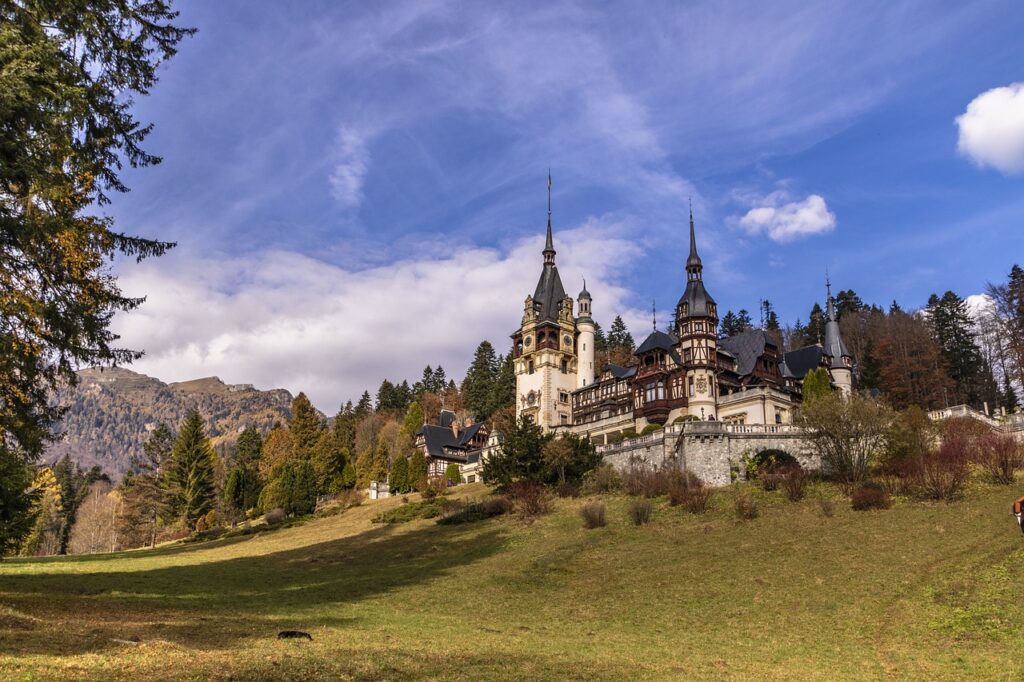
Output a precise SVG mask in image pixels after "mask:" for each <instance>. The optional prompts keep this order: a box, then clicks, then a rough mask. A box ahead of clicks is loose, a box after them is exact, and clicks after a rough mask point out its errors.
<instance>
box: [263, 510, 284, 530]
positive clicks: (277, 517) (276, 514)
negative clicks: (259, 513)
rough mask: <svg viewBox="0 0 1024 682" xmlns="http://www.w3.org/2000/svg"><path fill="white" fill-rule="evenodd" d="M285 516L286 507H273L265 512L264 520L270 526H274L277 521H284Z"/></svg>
mask: <svg viewBox="0 0 1024 682" xmlns="http://www.w3.org/2000/svg"><path fill="white" fill-rule="evenodd" d="M285 516H287V514H285V513H284V509H281V508H280V507H278V508H276V509H271V510H270V511H268V512H267V513H266V514H264V515H263V520H264V521H266V523H267V525H268V526H272V525H274V524H275V523H281V522H282V521H284V517H285Z"/></svg>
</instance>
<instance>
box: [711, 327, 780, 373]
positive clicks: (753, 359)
mask: <svg viewBox="0 0 1024 682" xmlns="http://www.w3.org/2000/svg"><path fill="white" fill-rule="evenodd" d="M769 344H771V345H775V342H774V341H772V339H771V337H770V336H768V333H767V332H766V331H765V330H763V329H748V330H747V331H745V332H742V333H740V334H736V335H735V336H730V337H729V338H727V339H722V340H721V341H719V342H718V347H719V348H724V349H725V350H727V351H729V352H730V353H732V355H733V357H735V358H736V373H737V374H739V375H740V376H745V375H747V374H750V373H751V372H752V371H753V370H754V365H755V364H757V359H758V358H759V357H761V356H762V355H763V354H764V349H765V347H766V346H768V345H769Z"/></svg>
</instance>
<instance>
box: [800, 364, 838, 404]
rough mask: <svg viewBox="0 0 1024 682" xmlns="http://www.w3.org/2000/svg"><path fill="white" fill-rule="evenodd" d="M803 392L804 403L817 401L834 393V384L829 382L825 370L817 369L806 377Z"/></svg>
mask: <svg viewBox="0 0 1024 682" xmlns="http://www.w3.org/2000/svg"><path fill="white" fill-rule="evenodd" d="M802 392H803V398H804V402H808V401H812V400H816V399H818V398H821V397H823V396H827V395H829V394H831V393H832V382H831V381H829V378H828V372H827V371H826V370H825V368H823V367H817V368H815V369H812V370H811V371H810V372H808V373H807V374H806V375H805V376H804V382H803V391H802Z"/></svg>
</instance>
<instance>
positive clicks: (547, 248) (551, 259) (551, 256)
mask: <svg viewBox="0 0 1024 682" xmlns="http://www.w3.org/2000/svg"><path fill="white" fill-rule="evenodd" d="M554 264H555V241H554V240H553V239H552V238H551V169H550V168H548V236H547V241H546V242H544V265H554Z"/></svg>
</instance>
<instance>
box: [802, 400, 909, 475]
mask: <svg viewBox="0 0 1024 682" xmlns="http://www.w3.org/2000/svg"><path fill="white" fill-rule="evenodd" d="M890 422H891V413H890V411H889V410H888V409H887V408H886V407H885V406H884V405H882V404H881V403H880V402H878V401H876V400H874V399H872V398H870V397H868V396H867V395H861V394H858V393H854V394H852V395H848V396H843V395H841V394H840V393H839V392H835V393H830V394H828V395H825V396H819V397H816V398H814V399H813V400H805V401H804V403H803V404H802V405H801V406H800V413H799V418H798V420H797V423H798V424H799V425H800V426H802V427H803V428H804V429H805V433H806V438H807V440H808V442H809V443H810V445H811V447H813V448H814V450H815V452H816V453H817V454H818V455H819V456H820V457H821V461H822V467H823V469H824V470H825V471H826V472H827V473H828V474H830V475H832V476H834V477H835V478H837V479H838V480H840V481H841V482H843V483H846V484H851V483H856V482H858V481H862V480H864V478H865V476H867V472H868V467H869V466H870V465H871V464H872V462H874V461H876V460H877V459H878V458H880V457H881V455H882V454H883V453H884V452H885V445H886V435H887V433H888V432H889V430H890V427H889V424H890Z"/></svg>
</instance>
